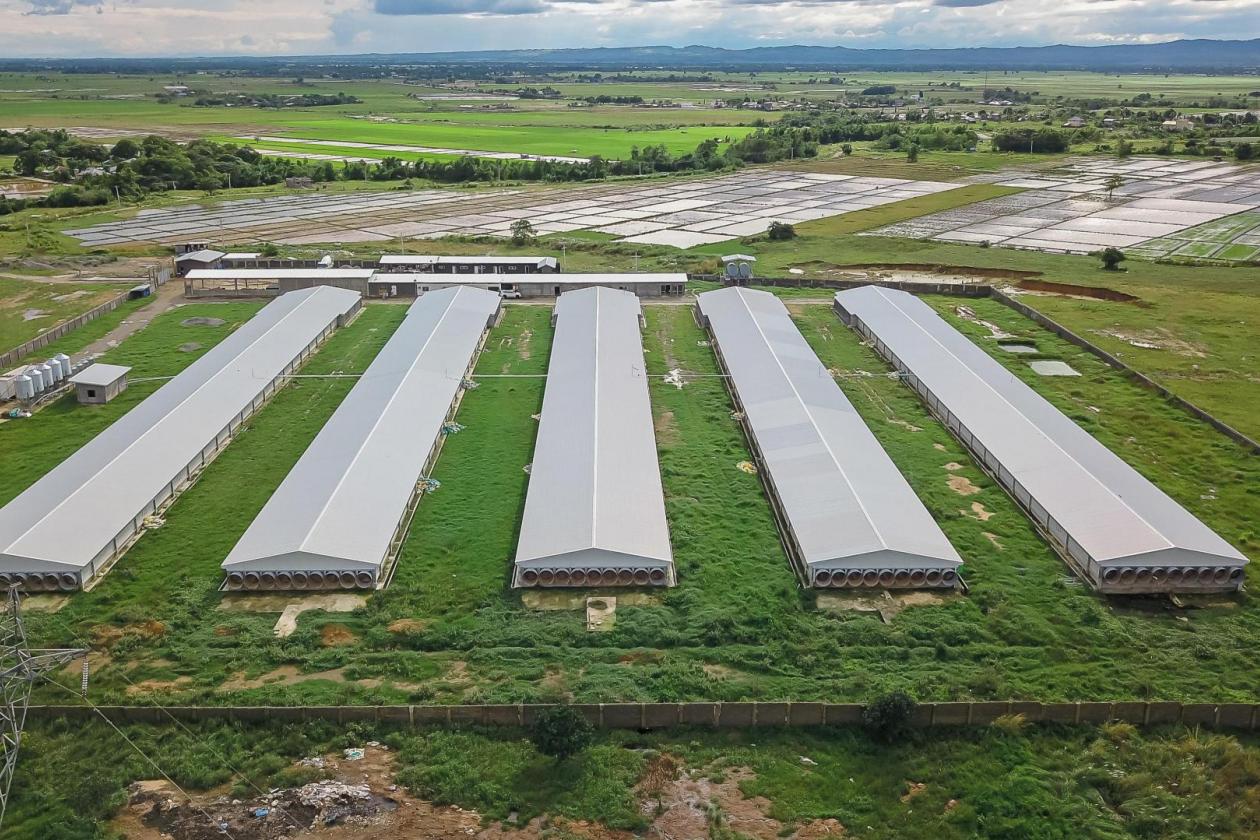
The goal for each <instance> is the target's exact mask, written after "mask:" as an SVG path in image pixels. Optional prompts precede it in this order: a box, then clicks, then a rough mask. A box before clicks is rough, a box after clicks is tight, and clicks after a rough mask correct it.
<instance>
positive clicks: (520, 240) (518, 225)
mask: <svg viewBox="0 0 1260 840" xmlns="http://www.w3.org/2000/svg"><path fill="white" fill-rule="evenodd" d="M537 236H538V234H537V233H536V232H535V231H534V225H533V224H532V223H531V222H530V221H529V219H517V220H516V221H515V222H513V223H512V244H513V245H516V246H518V247H519V246H521V245H528V244H529V243H531V242H533V241H534V239H536V238H537Z"/></svg>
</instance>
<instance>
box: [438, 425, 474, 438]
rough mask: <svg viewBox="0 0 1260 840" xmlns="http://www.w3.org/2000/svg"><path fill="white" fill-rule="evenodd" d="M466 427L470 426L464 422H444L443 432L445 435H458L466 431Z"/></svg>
mask: <svg viewBox="0 0 1260 840" xmlns="http://www.w3.org/2000/svg"><path fill="white" fill-rule="evenodd" d="M466 428H468V427H467V426H465V425H464V424H463V423H443V424H442V434H444V435H457V434H459V433H460V432H462V431H464V429H466Z"/></svg>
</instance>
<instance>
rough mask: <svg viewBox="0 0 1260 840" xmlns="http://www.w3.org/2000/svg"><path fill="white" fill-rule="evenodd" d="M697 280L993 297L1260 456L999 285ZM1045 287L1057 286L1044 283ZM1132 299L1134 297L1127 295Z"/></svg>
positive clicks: (1221, 424) (1252, 445)
mask: <svg viewBox="0 0 1260 840" xmlns="http://www.w3.org/2000/svg"><path fill="white" fill-rule="evenodd" d="M693 278H694V279H705V280H715V281H720V282H722V283H723V284H724V285H728V286H735V285H739V286H750V287H754V288H755V287H757V286H772V287H776V288H820V289H835V290H842V289H856V288H858V287H861V286H883V287H885V288H889V289H899V290H901V291H903V292H910V293H911V294H917V295H952V296H956V297H967V298H984V297H987V298H992V299H993V300H996V301H998V302H999V303H1002V304H1004V305H1006V306H1009V307H1010V308H1011V309H1014V310H1015V311H1016V312H1018V313H1019V314H1021V315H1023V316H1024V317H1025V318H1028V319H1029V320H1030V321H1033V322H1034V323H1036V324H1037V325H1038V326H1040V327H1042V328H1043V329H1045V330H1048V331H1049V332H1052V333H1054V334H1055V335H1057V336H1058V337H1059V338H1062V339H1063V340H1064V341H1067V342H1068V343H1070V344H1074V345H1076V346H1077V347H1080V348H1081V349H1082V350H1085V351H1088V352H1089V353H1090V354H1092V355H1094V356H1097V357H1098V358H1099V359H1101V360H1102V361H1103V362H1104V363H1106V364H1107V365H1108V366H1109V367H1112V368H1114V369H1115V370H1118V371H1120V372H1121V373H1123V374H1124V375H1125V376H1127V377H1129V378H1130V379H1132V380H1133V381H1134V382H1137V383H1138V384H1139V385H1141V386H1143V387H1144V388H1147V389H1149V390H1151V391H1154V392H1155V393H1157V394H1159V395H1160V396H1161V397H1163V398H1164V399H1165V400H1167V401H1168V402H1170V403H1172V404H1173V405H1175V406H1177V407H1178V408H1180V409H1182V410H1183V411H1186V412H1188V413H1189V414H1191V415H1193V416H1194V417H1195V418H1197V419H1199V420H1202V421H1203V422H1204V423H1207V424H1208V425H1210V426H1211V427H1212V428H1214V429H1216V430H1217V431H1218V432H1220V433H1221V434H1223V435H1225V436H1226V437H1228V438H1230V439H1231V440H1233V441H1234V442H1235V443H1238V444H1241V445H1242V446H1245V447H1247V449H1249V450H1251V452H1252V453H1253V454H1256V455H1260V441H1256V440H1255V439H1254V438H1251V437H1248V436H1247V435H1245V434H1243V433H1242V432H1240V431H1238V430H1237V429H1235V428H1234V427H1233V426H1231V425H1229V424H1228V423H1226V422H1225V421H1223V420H1221V419H1219V418H1217V417H1215V416H1214V415H1212V414H1211V413H1209V412H1207V411H1204V410H1203V409H1202V408H1199V407H1198V406H1197V405H1195V404H1194V403H1192V402H1190V401H1189V400H1187V399H1184V398H1182V397H1179V396H1177V395H1176V394H1174V393H1173V392H1172V391H1170V390H1168V389H1167V388H1165V387H1164V386H1163V385H1161V384H1159V383H1158V382H1156V381H1155V380H1153V379H1151V378H1150V377H1149V376H1147V375H1146V374H1144V373H1139V372H1138V371H1136V370H1134V369H1133V368H1131V367H1129V365H1127V364H1125V363H1124V362H1123V361H1121V360H1120V359H1119V358H1117V357H1116V356H1113V355H1112V354H1110V353H1108V352H1107V351H1106V350H1103V349H1102V348H1101V347H1099V346H1098V345H1096V344H1094V343H1093V342H1092V341H1090V340H1089V339H1087V338H1084V337H1082V336H1080V335H1078V334H1077V333H1074V332H1072V331H1071V330H1069V329H1068V328H1067V327H1065V326H1063V325H1062V324H1060V323H1058V322H1057V321H1055V320H1053V319H1051V318H1049V317H1047V316H1046V315H1043V314H1042V313H1040V312H1038V311H1037V310H1036V309H1033V308H1032V307H1031V306H1029V305H1027V304H1026V303H1023V302H1021V301H1019V300H1016V299H1015V297H1013V296H1012V295H1009V294H1007V293H1006V292H1003V291H1002V290H1001V289H999V288H997V287H996V286H991V285H987V284H978V283H901V282H895V281H891V280H883V281H881V280H873V281H872V280H820V279H813V278H807V277H758V278H754V279H752V280H732V279H731V278H729V277H724V276H715V275H703V276H702V275H693ZM1040 285H1043V286H1050V285H1054V284H1048V283H1041V284H1040ZM1124 297H1130V296H1124Z"/></svg>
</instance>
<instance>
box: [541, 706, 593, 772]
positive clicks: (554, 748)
mask: <svg viewBox="0 0 1260 840" xmlns="http://www.w3.org/2000/svg"><path fill="white" fill-rule="evenodd" d="M593 738H594V732H593V729H592V727H591V724H590V722H589V721H588V720H587V719H586V718H584V717H582V715H581V713H580V712H578V711H577V709H574V708H573V707H572V706H552V707H550V708H547V709H543V710H542V711H540V712H539V713H538V717H537V718H536V719H535V720H534V726H533V728H532V729H531V730H530V733H529V740H530V741H532V742H533V744H534V748H535V749H537V750H538V751H539V752H540V753H542V754H543V755H549V756H551V757H552V758H554V759H556V760H557V761H563V760H564V759H566V758H568V757H570V756H573V755H577V754H578V753H580V752H582V751H583V750H584V749H586V748H587V747H588V746H590V744H591V741H592V740H593Z"/></svg>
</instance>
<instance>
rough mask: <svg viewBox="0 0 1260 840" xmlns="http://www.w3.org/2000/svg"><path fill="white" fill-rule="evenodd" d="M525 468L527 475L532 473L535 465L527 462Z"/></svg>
mask: <svg viewBox="0 0 1260 840" xmlns="http://www.w3.org/2000/svg"><path fill="white" fill-rule="evenodd" d="M523 469H524V470H525V475H530V474H531V473H532V472H533V471H534V465H533V464H526V465H525V466H524V468H523Z"/></svg>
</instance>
